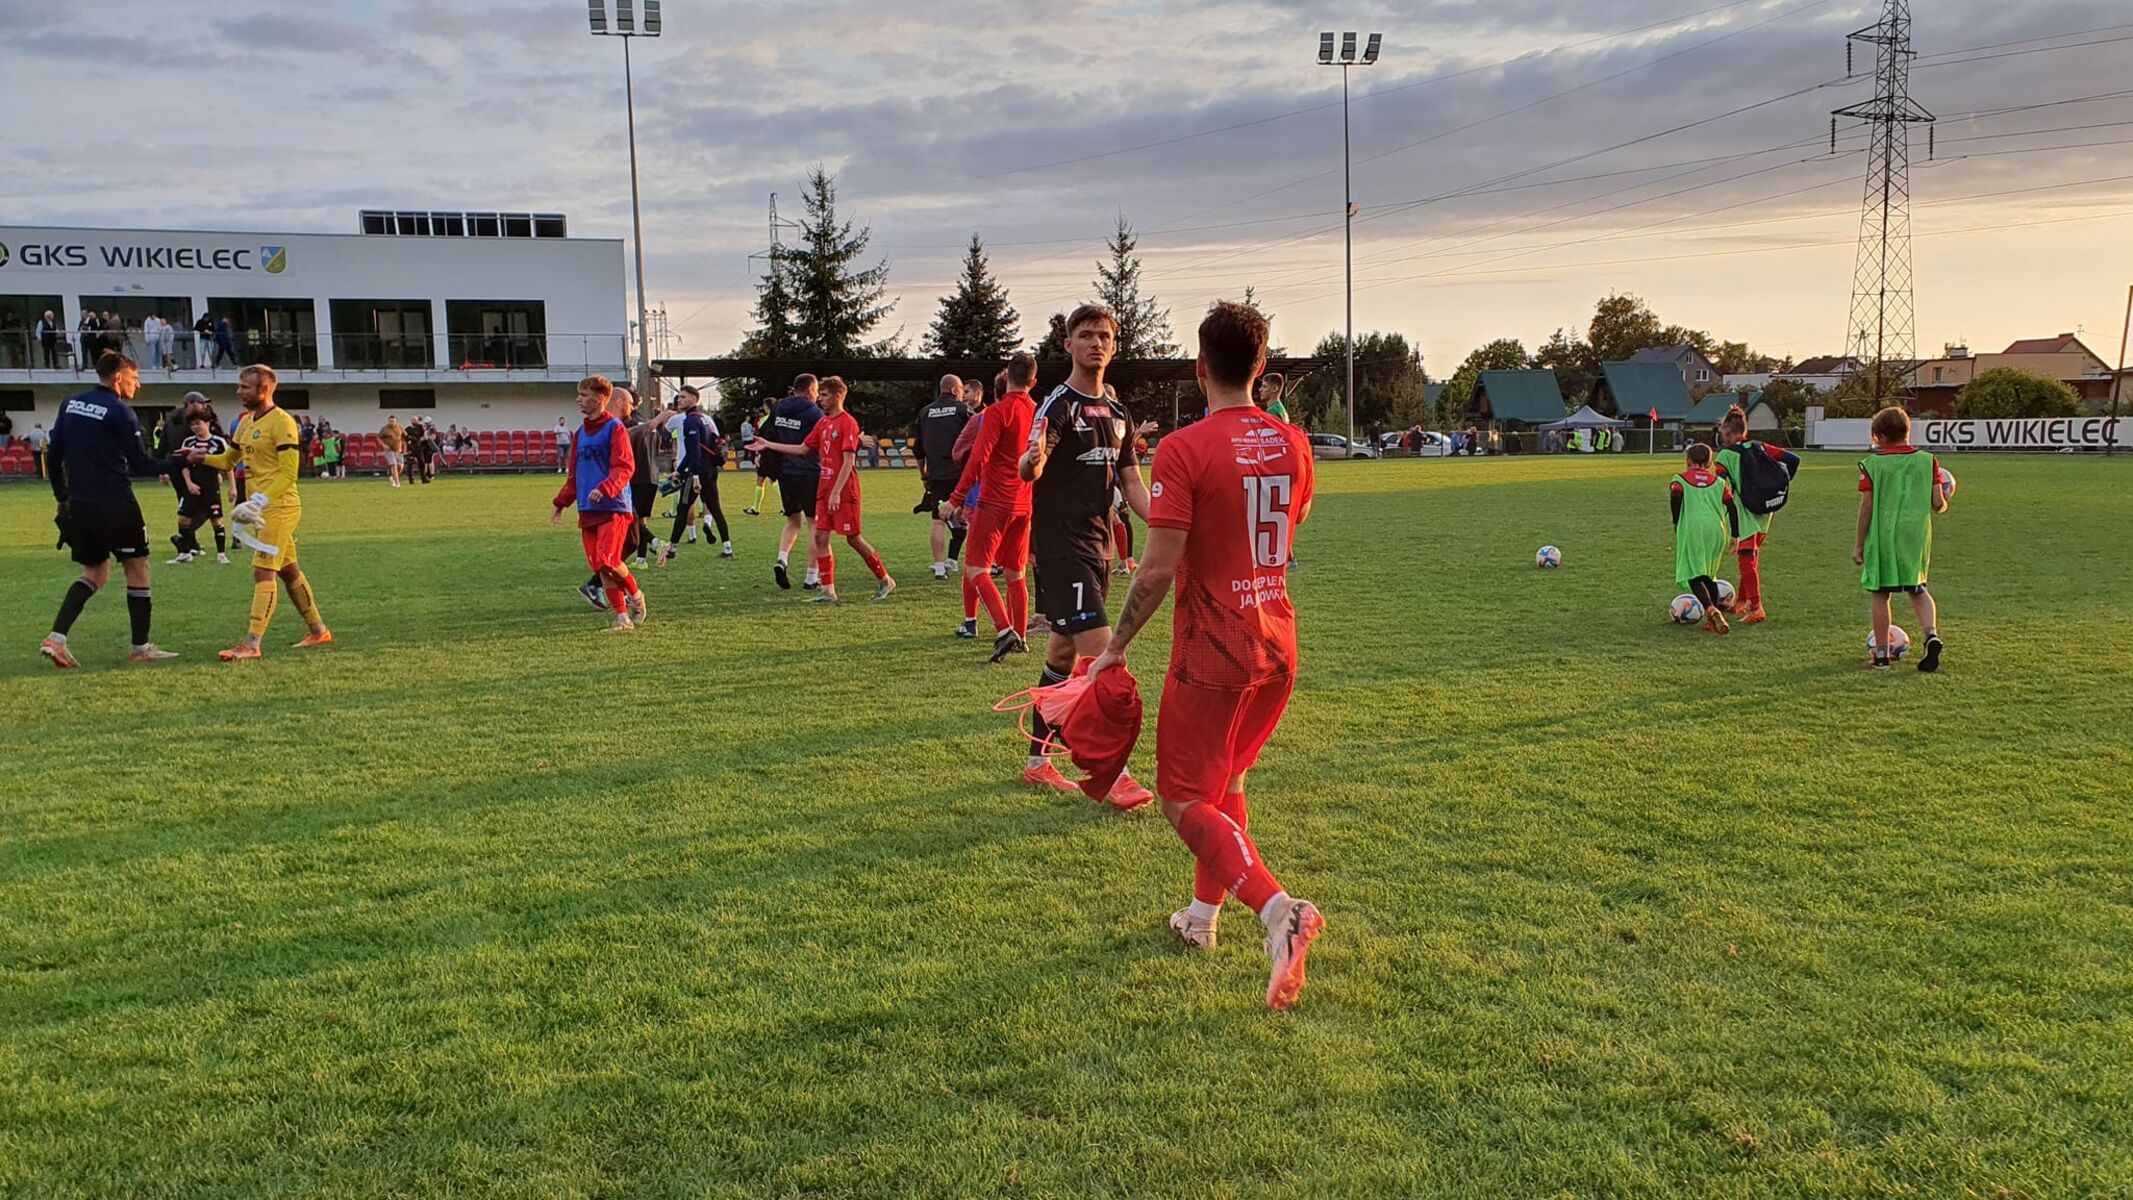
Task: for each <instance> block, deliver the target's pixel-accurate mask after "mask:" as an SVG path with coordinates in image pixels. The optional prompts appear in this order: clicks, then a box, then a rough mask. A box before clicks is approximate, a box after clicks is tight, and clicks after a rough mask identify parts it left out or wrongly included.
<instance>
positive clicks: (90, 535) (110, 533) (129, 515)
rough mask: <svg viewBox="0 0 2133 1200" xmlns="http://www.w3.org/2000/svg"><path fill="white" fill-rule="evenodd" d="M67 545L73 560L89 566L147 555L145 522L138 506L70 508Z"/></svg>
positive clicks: (145, 556) (146, 527)
mask: <svg viewBox="0 0 2133 1200" xmlns="http://www.w3.org/2000/svg"><path fill="white" fill-rule="evenodd" d="M66 532H67V548H68V549H69V550H70V551H71V552H72V553H73V556H74V561H75V562H78V563H80V564H81V565H82V566H85V567H93V566H96V565H97V564H99V563H102V562H104V561H106V560H109V559H113V558H115V559H117V560H119V561H120V562H130V561H132V560H133V559H136V558H147V557H148V522H146V521H143V520H142V519H141V506H140V505H139V504H127V505H126V506H125V507H124V508H72V509H70V510H69V511H68V513H67V530H66Z"/></svg>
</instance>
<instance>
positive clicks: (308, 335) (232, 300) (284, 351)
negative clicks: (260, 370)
mask: <svg viewBox="0 0 2133 1200" xmlns="http://www.w3.org/2000/svg"><path fill="white" fill-rule="evenodd" d="M207 311H208V312H210V313H212V314H213V315H214V316H215V318H216V319H217V320H218V321H219V320H222V319H224V318H227V319H228V321H229V323H230V341H231V343H232V346H231V349H232V350H233V351H235V353H236V355H237V361H238V362H239V363H265V364H267V365H268V366H270V367H274V368H276V369H277V370H279V369H284V368H287V369H294V370H299V371H315V370H317V369H318V311H317V309H316V308H315V307H314V306H313V304H312V302H311V301H309V300H290V299H287V298H284V297H273V298H259V299H251V298H246V297H241V296H210V297H208V298H207Z"/></svg>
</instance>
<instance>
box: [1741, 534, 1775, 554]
mask: <svg viewBox="0 0 2133 1200" xmlns="http://www.w3.org/2000/svg"><path fill="white" fill-rule="evenodd" d="M1768 536H1769V535H1768V534H1762V533H1751V534H1749V535H1748V536H1747V537H1744V538H1742V539H1741V540H1740V547H1739V549H1740V550H1743V551H1746V550H1760V549H1762V548H1763V539H1764V538H1765V537H1768Z"/></svg>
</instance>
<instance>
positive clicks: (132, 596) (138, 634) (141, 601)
mask: <svg viewBox="0 0 2133 1200" xmlns="http://www.w3.org/2000/svg"><path fill="white" fill-rule="evenodd" d="M148 608H149V602H148V589H147V588H127V589H126V615H127V616H128V617H130V618H132V620H133V644H134V645H136V646H145V645H147V644H148Z"/></svg>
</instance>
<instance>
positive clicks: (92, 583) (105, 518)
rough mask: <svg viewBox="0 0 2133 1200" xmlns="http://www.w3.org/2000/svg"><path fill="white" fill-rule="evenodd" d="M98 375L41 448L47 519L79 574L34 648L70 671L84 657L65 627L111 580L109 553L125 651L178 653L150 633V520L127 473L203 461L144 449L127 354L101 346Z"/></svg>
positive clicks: (139, 655) (146, 656)
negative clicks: (124, 626)
mask: <svg viewBox="0 0 2133 1200" xmlns="http://www.w3.org/2000/svg"><path fill="white" fill-rule="evenodd" d="M96 379H97V385H96V386H95V387H93V388H91V389H89V390H88V391H86V392H83V393H81V394H80V395H76V396H69V397H68V398H67V403H66V407H65V408H63V409H61V410H60V413H59V419H58V420H57V421H54V422H53V423H52V440H51V443H50V445H49V447H48V449H47V450H46V453H45V463H46V467H47V473H48V474H49V475H50V476H51V484H52V499H53V500H54V501H56V502H57V503H58V510H57V512H56V513H55V515H54V516H53V518H52V519H53V520H54V521H55V522H56V523H57V524H58V525H59V535H60V540H61V541H63V542H65V543H66V544H67V547H68V548H69V549H70V550H71V551H72V552H73V558H74V561H75V562H77V563H80V564H81V578H79V579H77V580H75V581H74V583H73V585H72V586H71V587H69V588H68V589H67V597H66V599H65V600H63V601H61V602H60V605H59V615H58V616H56V617H54V618H53V619H52V632H50V633H48V634H46V635H45V638H44V641H43V642H42V643H40V644H39V645H38V647H37V652H38V653H39V654H42V655H43V656H44V657H45V659H46V660H47V661H49V662H50V663H51V664H52V665H53V666H55V667H58V668H60V669H61V670H69V671H71V670H73V669H75V668H76V667H79V666H80V665H81V664H80V663H78V662H76V661H75V659H74V653H73V651H71V650H69V649H68V648H67V633H68V631H69V630H71V629H73V628H74V620H75V618H77V617H79V616H81V610H82V609H83V608H84V607H85V606H87V605H88V603H89V600H90V598H91V597H93V596H95V595H96V593H98V592H100V591H102V590H103V587H104V584H105V583H107V582H109V581H110V579H111V560H112V559H114V558H116V559H118V563H119V571H120V572H121V573H122V574H123V575H125V577H126V615H127V617H128V618H130V619H131V621H132V623H133V650H132V652H131V653H129V654H128V655H127V657H128V658H129V659H131V660H133V661H134V662H157V661H160V660H162V659H166V658H176V657H177V655H176V654H174V653H172V652H171V651H168V650H164V649H161V648H160V647H158V646H157V645H156V644H155V643H154V642H151V641H149V640H148V625H149V616H150V613H151V610H152V605H151V602H150V595H149V589H148V570H149V568H148V523H147V522H146V521H144V520H142V519H141V505H140V502H139V501H138V500H135V499H134V496H133V483H132V480H133V478H136V477H148V478H152V477H154V476H157V475H176V474H178V473H179V472H180V471H183V470H184V469H185V468H186V467H187V466H190V465H191V464H192V463H196V462H198V461H200V460H199V457H198V455H197V454H195V453H194V452H193V451H189V450H188V451H186V452H185V453H184V454H181V455H178V456H176V457H173V458H167V459H163V460H160V461H157V460H154V459H151V458H149V457H148V452H147V451H145V450H143V449H142V448H141V422H140V418H139V417H136V416H135V415H134V412H133V406H132V405H131V404H130V403H128V401H131V400H132V399H133V398H134V397H135V396H137V395H139V394H140V390H141V372H140V368H138V367H136V366H135V365H134V363H133V360H132V359H130V358H127V357H126V356H125V355H123V354H120V353H119V352H117V351H116V350H106V351H104V352H103V353H102V354H99V355H97V357H96Z"/></svg>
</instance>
